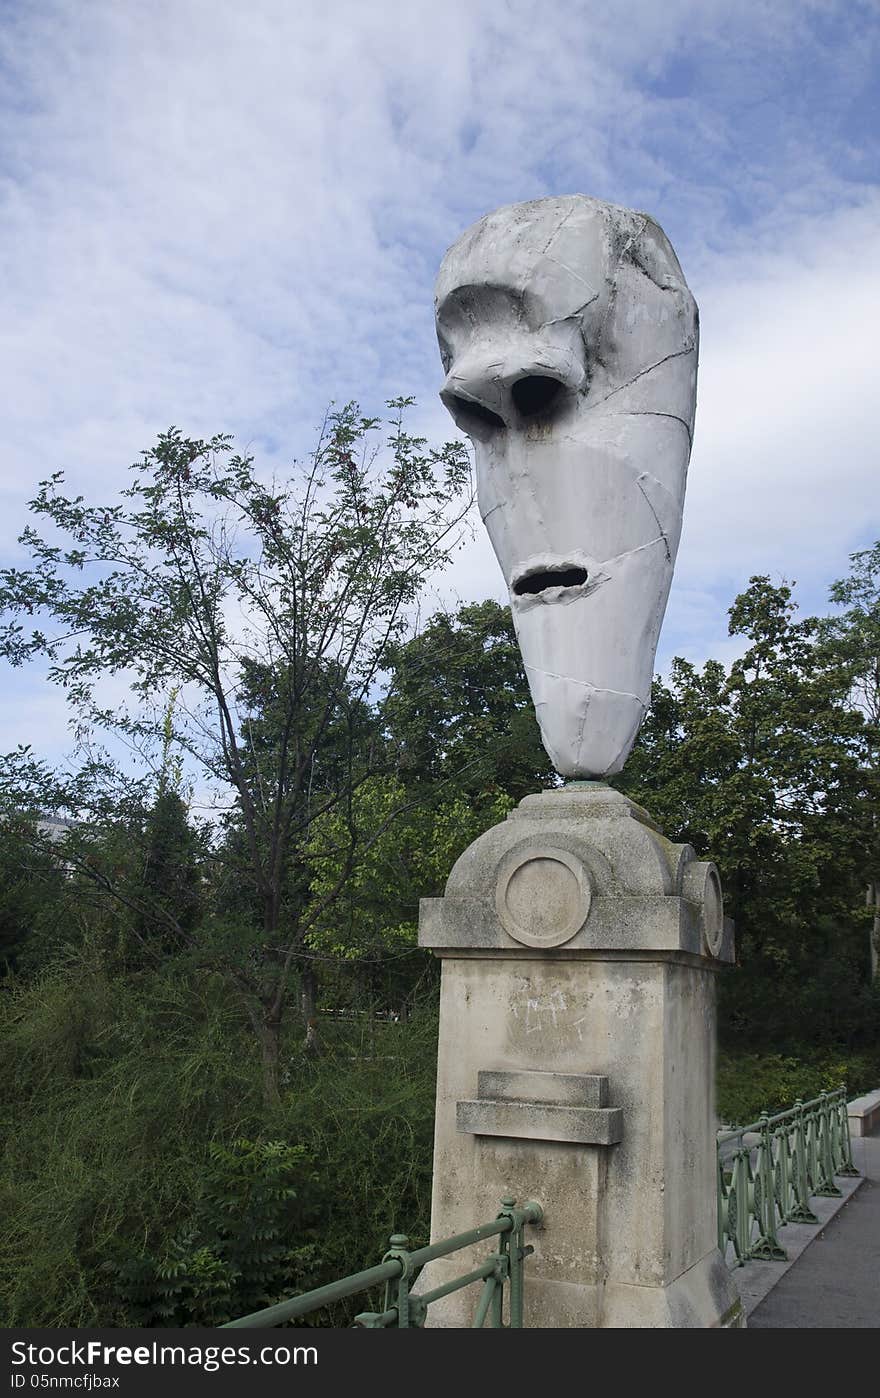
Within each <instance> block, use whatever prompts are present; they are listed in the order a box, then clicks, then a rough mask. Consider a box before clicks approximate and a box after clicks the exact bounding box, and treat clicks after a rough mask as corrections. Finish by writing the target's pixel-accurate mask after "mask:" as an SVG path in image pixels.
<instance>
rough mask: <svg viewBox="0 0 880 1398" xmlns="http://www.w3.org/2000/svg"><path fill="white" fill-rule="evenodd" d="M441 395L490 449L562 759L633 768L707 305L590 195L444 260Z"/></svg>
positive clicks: (515, 582) (522, 638) (542, 205)
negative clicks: (700, 309) (701, 307)
mask: <svg viewBox="0 0 880 1398" xmlns="http://www.w3.org/2000/svg"><path fill="white" fill-rule="evenodd" d="M436 311H437V332H438V338H439V341H440V350H441V357H442V359H443V365H444V368H445V370H446V380H445V382H444V384H443V388H442V390H441V397H442V398H443V401H444V402H445V404H446V406H447V407H448V408H449V410H450V412H451V413H452V415H453V417H454V418H455V420H456V422H457V423H458V424H459V426H460V427H461V428H462V429H463V430H464V431H466V432H467V433H468V434H469V435H470V436H471V438H472V440H473V442H474V446H475V453H476V464H477V481H478V491H479V501H480V511H481V514H482V517H483V520H484V522H485V524H486V528H487V530H488V532H489V535H490V538H491V540H492V544H493V547H494V549H495V552H496V554H497V556H498V560H499V562H500V564H501V567H502V569H503V572H504V576H505V578H506V580H507V584H508V587H509V589H510V597H511V605H512V608H513V616H514V622H515V625H516V630H517V636H518V639H519V644H520V648H521V651H522V654H523V659H524V662H525V666H526V673H527V675H528V680H529V686H530V688H531V692H532V698H533V701H534V704H535V710H536V713H537V716H538V722H539V723H540V726H541V733H542V736H543V739H544V745H545V747H546V748H547V751H548V753H549V754H550V757H551V759H552V760H553V763H554V765H555V766H556V769H557V771H559V772H560V773H561V774H562V775H563V776H566V777H602V776H607V775H610V774H611V773H614V772H616V771H619V770H620V768H621V767H622V766H623V763H624V762H625V760H626V757H627V755H628V753H629V751H630V748H631V747H632V744H633V742H634V741H635V737H636V733H637V732H638V728H639V725H640V723H641V721H642V718H643V716H644V713H645V707H646V704H647V700H648V696H649V693H650V687H651V678H652V674H653V665H654V655H655V652H656V648H657V640H658V637H659V633H660V625H661V622H662V619H663V614H664V611H665V608H666V600H667V597H668V594H669V587H670V583H671V581H672V570H673V566H674V563H675V555H676V551H677V549H678V541H679V535H680V532H681V518H682V508H683V503H684V491H685V482H686V477H687V466H688V460H689V457H690V448H691V440H692V435H693V422H694V408H695V400H696V377H697V342H698V324H697V309H696V305H695V303H694V299H693V297H692V296H691V293H690V291H689V290H688V288H687V285H686V283H685V281H684V277H683V274H682V271H681V268H680V266H679V264H678V261H677V259H676V256H675V253H674V252H673V250H672V248H671V246H670V244H669V242H668V240H667V239H666V237H665V235H664V233H663V232H662V230H661V229H660V228H659V227H658V226H657V224H656V223H654V222H653V220H652V219H650V218H649V217H648V215H646V214H642V213H634V212H632V211H630V210H627V209H622V208H619V207H617V206H616V205H613V204H606V203H603V202H601V201H600V200H597V199H590V198H587V197H586V196H585V195H567V196H563V197H559V198H551V199H541V200H535V201H531V202H528V203H524V204H512V205H509V206H507V207H505V208H502V209H498V210H496V211H495V213H492V214H489V215H487V216H486V217H485V218H483V219H481V220H480V221H479V223H477V224H475V225H474V226H473V227H472V228H470V229H468V230H467V231H466V232H465V233H463V234H462V236H461V237H460V238H459V239H458V241H457V242H456V243H455V244H454V245H453V246H452V247H451V248H450V249H449V251H448V252H447V254H446V256H445V257H444V259H443V262H442V265H441V268H440V272H439V276H438V280H437V287H436Z"/></svg>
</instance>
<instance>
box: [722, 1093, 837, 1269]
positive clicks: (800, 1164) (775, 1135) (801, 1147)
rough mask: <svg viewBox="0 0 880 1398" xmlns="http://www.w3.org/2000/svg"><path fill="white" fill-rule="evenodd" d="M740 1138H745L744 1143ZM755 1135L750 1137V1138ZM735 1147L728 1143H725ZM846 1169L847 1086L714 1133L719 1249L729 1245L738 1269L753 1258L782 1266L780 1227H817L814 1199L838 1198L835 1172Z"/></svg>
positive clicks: (784, 1256)
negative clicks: (733, 1127) (716, 1156)
mask: <svg viewBox="0 0 880 1398" xmlns="http://www.w3.org/2000/svg"><path fill="white" fill-rule="evenodd" d="M746 1136H751V1138H752V1139H751V1140H750V1141H746V1139H745V1138H746ZM756 1137H757V1139H755V1138H756ZM732 1142H735V1143H736V1144H734V1145H733V1146H731V1143H732ZM858 1173H859V1172H858V1170H857V1169H856V1168H855V1166H854V1165H853V1161H852V1153H851V1150H850V1141H849V1122H848V1120H847V1111H846V1089H845V1088H843V1087H841V1088H838V1089H837V1090H836V1091H834V1092H823V1093H821V1094H820V1096H818V1097H815V1098H813V1100H812V1101H810V1102H801V1101H798V1102H796V1103H795V1105H794V1106H793V1107H792V1108H791V1109H790V1110H789V1111H787V1112H778V1113H777V1114H776V1115H775V1116H768V1115H767V1113H766V1112H763V1113H762V1115H761V1117H760V1119H759V1120H758V1121H755V1122H751V1123H750V1124H749V1125H748V1126H738V1127H737V1128H736V1130H734V1131H724V1132H721V1133H720V1134H719V1136H718V1247H719V1248H720V1250H721V1253H722V1256H724V1255H726V1252H727V1247H728V1244H731V1245H732V1246H733V1252H734V1256H735V1258H736V1265H737V1266H739V1267H742V1266H744V1264H745V1263H746V1262H748V1261H750V1260H752V1259H753V1258H757V1259H760V1260H762V1261H783V1262H784V1261H786V1260H787V1256H788V1255H787V1253H786V1251H785V1249H784V1248H783V1247H782V1245H781V1243H780V1242H779V1239H778V1237H777V1229H778V1228H780V1227H781V1226H782V1225H783V1224H784V1223H818V1222H819V1220H818V1219H817V1217H816V1215H815V1214H814V1213H813V1210H812V1209H811V1208H810V1200H811V1198H813V1197H821V1196H823V1195H824V1196H839V1195H840V1192H841V1191H840V1190H839V1189H838V1187H837V1185H836V1184H835V1183H834V1176H835V1175H841V1176H846V1175H858Z"/></svg>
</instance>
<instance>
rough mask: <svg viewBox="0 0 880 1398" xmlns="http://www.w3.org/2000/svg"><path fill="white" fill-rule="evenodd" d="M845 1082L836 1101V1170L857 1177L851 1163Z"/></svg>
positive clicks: (849, 1176) (839, 1173) (841, 1173)
mask: <svg viewBox="0 0 880 1398" xmlns="http://www.w3.org/2000/svg"><path fill="white" fill-rule="evenodd" d="M846 1095H847V1094H846V1084H845V1083H844V1085H843V1087H841V1089H840V1096H839V1098H838V1101H837V1126H838V1139H839V1141H840V1168H839V1169H838V1170H837V1171H836V1174H838V1175H845V1176H847V1177H848V1178H849V1179H857V1178H858V1174H859V1172H858V1170H857V1169H856V1167H855V1165H854V1164H853V1158H852V1143H851V1141H850V1139H849V1116H848V1114H847V1109H846V1108H847V1101H846Z"/></svg>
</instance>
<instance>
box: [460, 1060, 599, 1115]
mask: <svg viewBox="0 0 880 1398" xmlns="http://www.w3.org/2000/svg"><path fill="white" fill-rule="evenodd" d="M477 1096H478V1097H480V1098H482V1099H483V1100H486V1099H487V1098H489V1099H492V1100H493V1101H496V1102H544V1103H546V1105H547V1106H551V1105H557V1106H560V1107H607V1106H608V1079H607V1078H606V1077H603V1076H602V1075H601V1074H600V1073H546V1072H542V1071H541V1070H540V1069H537V1068H535V1069H529V1070H525V1071H521V1072H510V1071H506V1070H505V1071H501V1070H499V1071H487V1070H483V1071H481V1072H479V1073H478V1074H477Z"/></svg>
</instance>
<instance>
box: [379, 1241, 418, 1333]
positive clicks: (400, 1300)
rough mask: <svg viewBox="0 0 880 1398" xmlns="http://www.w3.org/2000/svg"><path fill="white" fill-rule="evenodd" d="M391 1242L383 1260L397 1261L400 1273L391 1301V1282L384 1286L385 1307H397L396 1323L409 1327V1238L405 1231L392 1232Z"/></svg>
mask: <svg viewBox="0 0 880 1398" xmlns="http://www.w3.org/2000/svg"><path fill="white" fill-rule="evenodd" d="M388 1241H389V1242H390V1244H391V1246H390V1247H389V1249H388V1251H387V1252H386V1254H385V1256H384V1257H383V1258H382V1261H383V1262H399V1263H400V1265H401V1273H400V1276H399V1277H398V1279H397V1284H396V1287H395V1290H396V1293H397V1295H396V1299H395V1300H394V1301H393V1302H392V1299H391V1296H390V1294H389V1293H390V1291H391V1286H392V1283H390V1282H389V1283H387V1285H386V1287H385V1309H386V1311H387V1310H390V1309H391V1307H392V1305H395V1306H396V1308H397V1325H398V1328H399V1329H401V1330H406V1329H409V1326H410V1314H409V1311H410V1305H409V1287H410V1281H411V1279H412V1266H411V1264H410V1259H409V1238H408V1237H407V1236H406V1234H405V1233H393V1234H392V1236H391V1237H390V1238H389V1240H388Z"/></svg>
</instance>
